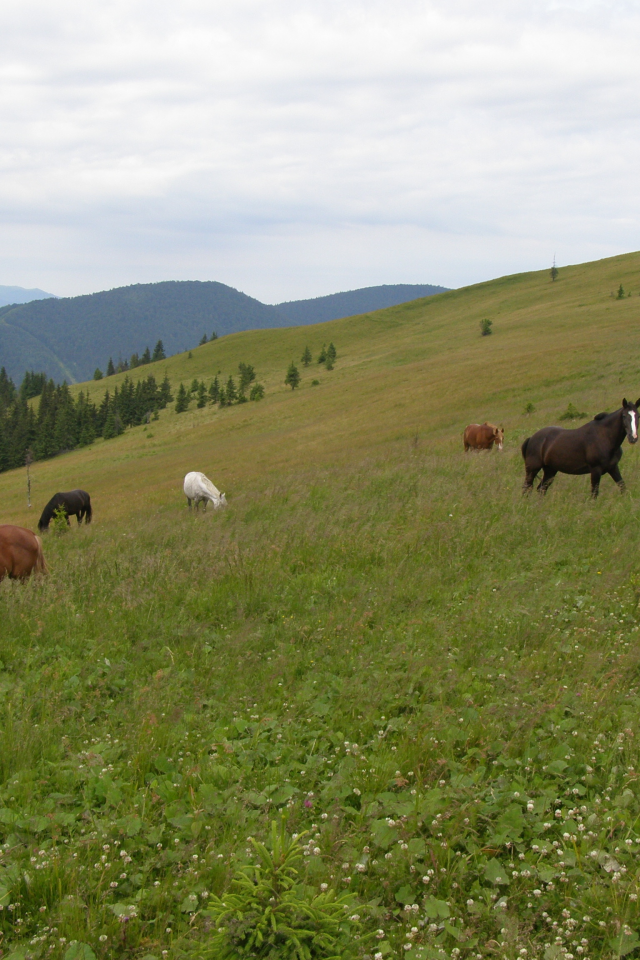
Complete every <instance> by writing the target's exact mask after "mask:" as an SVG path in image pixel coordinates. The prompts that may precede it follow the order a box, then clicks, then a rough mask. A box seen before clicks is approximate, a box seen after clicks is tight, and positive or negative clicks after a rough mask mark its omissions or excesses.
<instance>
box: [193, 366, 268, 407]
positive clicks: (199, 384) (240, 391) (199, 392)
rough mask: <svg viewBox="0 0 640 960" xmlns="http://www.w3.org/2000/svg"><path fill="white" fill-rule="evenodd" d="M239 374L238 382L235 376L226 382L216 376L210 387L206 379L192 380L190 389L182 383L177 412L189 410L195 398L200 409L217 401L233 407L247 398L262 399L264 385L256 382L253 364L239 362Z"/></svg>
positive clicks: (219, 404) (223, 405) (222, 405)
mask: <svg viewBox="0 0 640 960" xmlns="http://www.w3.org/2000/svg"><path fill="white" fill-rule="evenodd" d="M238 374H239V375H238V383H237V384H236V381H235V380H234V379H233V376H230V377H229V379H228V380H227V382H226V384H221V383H220V381H219V380H218V378H217V377H214V378H213V380H212V381H211V383H210V384H209V388H208V389H207V386H206V384H205V382H204V380H198V379H197V378H194V379H193V380H192V381H191V386H190V387H189V388H188V389H187V388H186V387H185V385H184V384H183V383H181V384H180V386H179V387H178V390H177V393H176V407H175V409H176V413H184V411H185V410H188V409H189V404H190V403H191V401H192V400H193V399H194V398H195V400H196V407H197V408H198V409H201V408H202V407H206V406H207V404H216V403H217V404H218V406H220V407H231V406H233V405H234V404H236V403H246V402H247V400H262V398H263V397H264V387H263V386H262V384H261V383H255V379H256V372H255V370H254V368H253V366H252V365H251V364H250V363H240V364H238ZM252 384H253V386H252ZM250 387H251V389H249V388H250ZM247 391H248V396H247Z"/></svg>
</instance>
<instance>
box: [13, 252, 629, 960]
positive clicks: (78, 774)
mask: <svg viewBox="0 0 640 960" xmlns="http://www.w3.org/2000/svg"><path fill="white" fill-rule="evenodd" d="M630 264H631V265H632V266H633V269H634V270H636V274H637V268H638V266H639V265H640V259H639V258H638V256H637V255H634V256H633V257H631V258H626V259H625V258H620V262H619V263H618V262H617V261H616V262H615V263H612V262H611V261H606V262H604V264H596V265H588V269H587V268H586V267H585V268H578V267H576V268H572V270H573V271H574V274H575V276H574V277H573V279H572V278H571V277H570V278H569V279H568V280H567V285H566V286H565V288H564V293H562V292H561V293H558V291H559V290H560V291H562V287H561V282H564V279H565V278H563V276H562V273H561V279H560V280H559V281H557V282H556V284H554V285H551V284H549V283H547V282H546V279H545V278H542V277H540V275H528V276H526V277H524V278H514V279H512V280H508V279H505V280H502V281H496V282H495V283H494V284H493V285H492V284H487V285H481V286H480V287H478V288H474V289H470V290H468V291H456V292H454V293H452V294H445V295H443V297H438V298H432V300H433V302H431V301H423V302H421V303H419V304H417V305H415V306H410V307H403V308H393V310H390V311H384V312H382V314H380V315H372V316H371V318H369V319H359V318H356V319H355V320H351V321H348V322H347V321H337V322H336V324H338V325H342V326H341V327H340V329H341V330H342V331H343V333H342V334H341V335H338V334H336V333H335V330H336V329H338V328H337V327H335V328H334V327H333V326H332V325H326V326H327V329H328V330H330V331H333V332H330V333H327V334H326V336H325V332H324V331H322V332H321V333H320V336H321V337H322V338H323V340H326V341H327V342H328V341H329V340H333V341H334V342H335V343H336V346H337V347H338V363H337V366H336V369H335V370H334V371H332V372H331V373H330V374H329V373H325V374H322V377H321V379H322V380H323V382H322V383H321V385H320V387H318V388H313V387H311V386H310V385H303V388H302V389H301V390H300V392H295V393H292V392H291V391H287V390H285V389H284V386H283V387H282V389H281V390H280V389H279V387H278V385H277V383H276V373H277V369H276V368H277V363H279V362H280V360H279V358H280V357H281V356H283V355H284V357H285V361H286V362H284V361H283V363H282V371H281V374H282V379H284V372H285V371H286V366H287V365H288V362H289V360H290V357H289V355H288V353H287V352H286V348H287V347H288V346H290V344H292V343H293V342H294V340H293V339H291V340H287V339H286V338H293V337H294V336H299V337H300V343H301V345H300V352H301V351H302V349H303V348H304V344H305V342H313V341H311V337H312V336H315V335H316V333H317V330H316V329H315V328H314V330H313V331H302V333H301V332H300V331H298V333H296V332H295V331H294V332H292V331H290V330H286V331H270V332H260V333H257V334H255V336H256V337H257V338H263V342H264V343H267V342H271V341H269V337H273V338H274V339H273V344H275V345H276V346H277V351H276V346H273V344H272V346H273V351H274V353H273V357H272V358H271V359H270V358H269V352H268V350H267V348H266V347H265V352H264V358H263V364H262V368H263V370H264V371H266V373H267V374H268V375H269V376H272V377H273V381H272V387H271V388H269V387H268V389H267V398H266V399H265V400H264V401H261V402H260V403H257V404H246V405H244V406H242V407H237V408H231V409H229V410H223V411H217V410H215V411H214V410H212V409H211V408H206V409H204V410H201V411H190V412H188V413H186V414H183V415H179V416H178V415H176V414H175V413H174V412H173V411H172V410H168V411H165V412H164V413H163V414H162V415H161V419H160V421H158V423H154V424H152V425H151V427H150V428H148V430H147V431H146V432H147V433H148V432H149V430H152V432H153V433H154V437H153V438H152V439H151V440H147V439H146V437H145V431H144V428H136V429H135V430H131V431H127V433H126V434H124V435H123V436H122V437H120V438H118V439H117V440H114V441H108V442H99V443H96V444H94V445H92V447H91V448H88V449H86V450H82V451H78V452H75V453H73V454H69V455H67V456H64V457H60V458H57V459H56V460H53V461H50V462H47V463H42V464H36V465H35V468H34V472H35V476H36V490H37V495H38V496H39V497H40V499H41V500H44V499H45V498H47V499H48V496H50V495H51V494H52V493H53V492H55V489H58V488H63V489H64V488H66V489H68V488H69V487H71V486H75V485H79V486H83V487H86V488H88V489H89V490H90V491H91V493H92V495H93V499H94V511H95V522H94V523H93V524H92V525H91V526H90V527H81V528H77V527H75V526H74V527H73V528H72V529H70V530H69V531H68V532H66V533H62V534H60V535H53V534H51V535H49V536H48V537H47V538H46V542H45V553H46V557H47V562H48V564H49V567H50V575H49V576H48V577H47V578H44V579H40V580H33V581H31V582H29V583H27V584H16V583H12V582H8V581H5V582H4V583H3V584H2V585H1V586H0V609H1V612H2V618H3V626H2V641H1V643H0V658H1V665H0V666H1V670H0V695H1V697H2V703H1V708H0V709H1V710H2V731H3V735H2V738H1V739H0V766H1V769H2V775H1V777H0V837H1V840H2V854H1V860H0V907H2V910H0V931H1V932H2V936H3V938H4V939H3V940H2V942H1V943H0V947H1V948H2V949H3V950H4V955H6V956H9V957H13V958H14V960H18V958H26V957H33V958H39V957H55V958H58V957H60V958H66V960H74V958H76V957H83V958H84V960H91V957H92V956H96V957H135V958H140V960H141V958H144V957H146V958H151V957H155V958H156V960H160V958H161V957H189V956H194V957H195V956H201V957H211V958H213V957H217V956H222V955H223V954H222V953H220V952H219V951H220V949H221V948H220V946H219V944H218V945H217V946H215V947H214V946H211V944H213V943H214V937H213V930H212V924H213V922H214V919H215V909H213V907H210V902H211V903H213V904H214V905H215V902H216V901H215V897H221V898H222V899H224V896H225V894H227V893H228V892H229V891H230V890H231V891H233V889H237V888H234V887H233V884H232V881H233V878H234V877H237V876H238V871H239V870H242V869H247V868H248V866H249V865H251V864H254V863H255V862H256V848H255V846H254V845H253V843H252V842H251V841H250V840H249V838H250V837H252V838H256V839H258V840H267V839H268V837H269V835H270V832H271V824H272V822H273V821H274V820H277V821H278V822H279V821H280V819H281V818H282V817H284V818H286V831H287V833H288V835H290V836H293V835H295V834H298V835H299V836H300V839H299V841H298V848H299V854H300V856H301V860H300V863H299V868H300V873H299V875H298V878H297V880H298V883H297V887H296V890H297V896H299V897H300V898H301V899H302V900H305V898H306V900H307V901H308V902H311V901H312V899H313V897H314V896H317V895H319V894H320V892H321V891H323V887H324V885H326V890H327V892H328V893H329V894H330V893H331V892H332V891H335V894H336V896H338V895H344V894H345V893H348V894H349V895H350V899H349V910H348V911H347V912H346V913H345V924H344V925H343V927H344V930H343V934H344V936H346V937H347V938H348V943H349V950H351V951H352V952H354V953H355V955H356V956H358V955H360V956H363V957H364V956H368V957H375V956H376V955H378V956H382V957H387V956H388V957H399V956H406V957H408V958H418V957H427V958H430V960H440V958H445V957H452V958H457V957H459V956H465V957H470V958H471V957H477V958H479V957H485V956H487V957H488V956H500V957H509V958H515V957H521V958H525V957H534V956H535V957H541V958H543V957H544V958H545V960H555V958H556V957H558V958H561V957H562V958H566V960H573V958H577V957H586V958H588V957H593V958H596V957H612V956H618V955H626V954H632V953H633V952H634V951H636V950H637V949H638V947H640V937H639V936H638V933H637V927H638V920H637V916H638V914H637V896H638V877H639V870H638V858H639V856H640V828H639V827H638V816H639V814H640V807H639V802H638V790H637V777H638V769H639V763H640V757H639V756H638V747H637V746H636V742H635V741H636V739H637V718H638V709H639V706H640V699H639V698H640V678H639V676H638V669H639V660H638V642H637V640H638V638H637V635H638V629H639V623H640V621H639V618H638V602H639V599H640V592H639V583H640V581H639V580H638V574H637V559H636V558H637V556H638V520H639V513H640V499H638V491H639V490H640V475H639V467H638V461H637V453H636V451H632V450H626V456H625V457H624V458H623V461H622V472H623V475H624V477H625V480H626V481H627V484H628V492H627V493H625V494H624V495H622V496H621V495H620V494H619V493H618V491H617V488H616V487H615V485H614V484H613V482H611V481H610V480H609V478H605V479H604V480H603V482H602V487H601V496H600V499H599V500H598V501H597V502H595V503H594V502H592V501H590V500H589V498H588V488H589V483H588V478H569V477H560V478H559V479H558V480H557V481H556V483H555V484H554V486H553V487H552V489H551V491H550V492H549V494H548V495H547V497H546V498H545V499H540V498H539V497H537V496H535V495H534V496H532V497H529V498H523V497H522V495H521V492H520V491H521V484H522V479H523V468H522V461H521V457H520V453H519V449H518V447H519V443H520V441H521V440H522V439H523V438H524V437H525V436H527V435H528V434H529V433H532V432H533V430H534V429H535V428H536V426H541V425H542V424H543V423H544V422H552V419H557V417H558V416H559V414H560V413H561V412H562V411H564V410H565V409H566V407H567V405H568V403H569V402H574V403H575V404H576V406H577V407H578V408H579V409H581V410H589V411H590V414H593V413H595V412H597V410H598V409H601V408H605V407H608V408H609V409H612V408H613V407H614V406H616V405H618V404H619V402H620V399H621V396H622V393H624V392H626V393H627V394H631V395H632V398H633V399H634V400H635V399H636V394H637V393H640V390H638V389H637V387H638V380H637V379H635V378H636V373H635V372H634V353H633V350H632V349H631V347H632V346H633V344H634V343H635V341H634V340H633V337H635V340H636V341H637V334H634V333H633V332H632V329H633V328H632V327H631V326H630V324H631V321H632V319H633V317H634V315H635V311H636V309H637V308H636V304H637V301H636V302H632V299H631V300H630V301H629V302H626V301H624V302H620V303H616V304H615V305H614V303H613V301H611V300H610V298H609V296H608V294H609V286H612V289H613V288H614V287H615V288H616V289H617V282H615V278H617V277H620V278H621V279H620V280H618V282H623V283H624V285H625V287H627V286H631V287H632V282H631V281H630V280H629V279H628V278H627V275H626V274H624V273H623V269H628V270H629V271H630V270H631V266H630ZM607 271H609V273H607ZM568 272H569V271H567V273H568ZM563 273H564V271H563ZM572 276H573V275H572ZM603 277H604V278H605V279H603ZM608 278H613V279H608ZM569 281H570V282H569ZM605 281H606V282H605ZM536 284H537V286H536ZM571 284H573V286H571ZM535 290H538V293H537V294H536V293H535ZM541 290H542V291H543V292H542V293H541V292H540V291H541ZM532 291H534V292H532ZM578 294H580V296H581V297H584V298H585V299H584V301H583V300H582V299H580V298H579V297H578ZM600 294H602V296H600ZM536 296H537V297H538V300H537V301H536V299H535V298H536ZM544 297H546V298H547V307H545V305H544V302H543V301H544ZM562 297H564V298H565V299H564V301H563V300H562ZM598 297H600V299H599V300H598ZM465 298H466V301H465ZM483 298H484V301H483ZM527 298H528V299H529V301H531V302H532V303H533V306H532V307H531V311H532V314H536V316H535V317H534V316H532V317H531V318H530V319H529V320H526V321H525V320H522V319H520V320H518V317H520V318H521V317H522V311H525V312H526V301H527ZM554 298H555V299H554ZM589 298H591V300H592V301H593V302H595V303H596V306H597V309H598V310H600V309H601V314H597V310H596V309H595V308H594V317H593V318H592V319H591V320H590V321H589V322H587V320H580V318H579V316H578V314H577V312H576V313H574V314H571V310H572V306H571V304H572V303H573V300H574V299H575V300H576V303H578V302H580V303H582V302H587V301H588V300H589ZM437 301H440V303H441V306H438V303H437ZM464 302H466V303H467V306H466V307H464V306H460V304H464ZM499 303H502V304H503V306H502V308H501V311H502V312H499V311H498V308H497V307H496V304H499ZM562 303H564V307H562ZM509 304H511V306H510V307H509ZM470 305H473V309H474V310H475V311H476V314H477V316H469V317H468V318H467V319H468V328H467V327H463V328H454V327H452V323H453V320H452V319H451V317H452V315H453V314H452V313H451V311H454V310H458V311H459V314H458V316H462V315H463V314H464V311H465V310H466V311H468V313H469V314H471V312H472V311H471V306H470ZM491 305H493V307H494V308H495V309H494V310H490V309H489V306H491ZM614 306H615V308H616V309H618V308H621V312H619V313H615V312H612V311H613V308H614ZM534 308H535V309H534ZM580 309H581V308H580ZM510 310H511V311H512V312H509V311H510ZM577 310H578V308H577V307H576V311H577ZM448 311H449V312H448ZM553 311H555V313H553ZM607 311H608V312H607ZM625 311H626V312H625ZM632 311H633V312H632ZM536 312H537V313H536ZM546 314H549V315H551V314H552V317H551V319H545V315H546ZM464 315H465V317H466V314H464ZM482 316H491V317H493V318H494V327H495V331H496V332H495V333H494V334H493V335H492V337H486V338H480V336H479V328H478V318H481V317H482ZM467 319H465V321H464V322H465V323H467ZM580 323H581V324H582V326H581V327H579V324H580ZM376 324H377V325H378V326H379V328H380V330H381V331H382V332H381V333H380V334H379V338H378V339H377V340H376V335H375V327H376ZM524 327H526V328H527V329H526V330H525V331H524V332H523V328H524ZM578 328H579V329H580V331H581V334H580V337H578V335H577V333H576V331H577V330H578ZM467 333H468V339H467V340H466V341H465V340H464V339H463V338H464V336H467ZM242 336H245V335H239V338H238V341H237V342H240V339H241V338H242ZM251 336H253V335H246V340H245V341H244V346H243V345H242V343H240V346H238V347H237V352H236V353H235V354H233V350H236V347H235V346H234V343H233V341H234V338H233V337H229V338H224V339H223V340H222V341H220V342H219V345H220V346H224V345H225V341H229V343H228V344H227V345H226V346H224V349H225V350H229V351H230V353H229V358H230V359H229V364H231V362H232V360H233V361H234V362H235V361H236V360H237V362H239V360H240V359H242V360H245V361H246V362H254V358H253V356H249V355H247V353H248V350H247V349H246V346H247V344H251V343H253V342H254V341H252V340H251ZM277 337H282V338H284V339H283V340H282V341H281V342H280V345H279V346H278V345H277ZM341 337H342V339H341ZM501 337H503V340H502V341H501ZM510 338H511V339H510ZM237 342H236V346H237ZM343 345H344V346H343ZM217 348H218V342H216V343H214V344H209V345H207V346H206V347H202V348H199V349H198V351H194V356H193V359H192V360H191V361H186V360H185V361H184V362H185V363H190V364H193V363H195V362H196V361H197V362H198V363H200V360H199V359H197V358H198V357H199V356H200V354H199V351H203V352H204V351H206V350H207V349H211V350H214V349H217ZM260 349H261V348H260ZM269 349H271V347H269ZM243 350H244V351H245V354H244V356H242V355H241V354H242V351H243ZM485 350H489V351H492V352H490V353H489V354H485V353H484V352H483V351H485ZM256 351H258V347H256ZM420 351H422V353H420ZM289 352H291V350H289ZM276 353H277V357H276ZM203 356H204V353H203ZM260 356H261V357H262V355H260ZM238 358H239V359H238ZM180 362H182V361H180ZM203 362H204V361H203ZM177 363H178V361H177V360H176V364H177ZM270 364H272V366H270ZM256 367H257V368H258V369H259V368H260V362H256ZM270 371H271V372H270ZM600 371H603V372H604V374H606V381H603V380H601V379H600ZM143 372H145V371H143ZM145 373H146V372H145ZM632 373H633V376H632ZM312 374H313V375H317V369H314V370H313V371H310V372H309V374H308V380H310V378H311V375H312ZM202 375H203V374H202ZM334 377H335V379H331V378H334ZM185 379H186V378H185ZM620 381H623V382H620ZM618 394H621V396H620V397H618ZM527 401H532V402H533V403H534V405H535V406H536V408H537V410H536V412H535V413H533V414H529V415H526V414H525V413H524V406H525V403H526V402H527ZM507 414H508V416H507ZM485 416H489V417H490V418H492V419H494V418H495V419H498V420H499V419H501V418H502V417H504V419H505V426H506V427H507V447H506V449H505V450H504V451H503V452H502V453H498V452H492V453H489V454H469V455H464V454H463V452H462V430H463V429H464V426H465V425H466V423H467V422H470V421H471V420H483V419H485ZM547 418H549V419H548V420H547ZM625 446H626V445H625ZM209 464H212V467H209V466H208V465H209ZM187 469H205V470H206V471H207V472H209V473H210V475H211V477H212V479H213V480H214V481H215V482H216V483H217V485H218V486H220V487H221V489H225V488H226V492H227V496H228V498H229V507H228V508H227V509H226V510H224V511H218V512H212V511H211V510H210V511H209V512H207V514H206V515H204V514H202V513H200V514H195V513H193V514H189V513H188V511H187V510H186V507H185V505H184V500H183V499H182V497H181V494H180V481H181V478H182V476H183V475H184V473H185V472H186V470H187ZM23 483H24V476H23V471H14V472H12V473H11V474H7V475H2V476H0V492H2V511H1V512H2V521H3V522H7V521H12V522H27V523H28V524H29V525H33V524H34V522H35V519H37V518H34V516H32V515H29V513H28V511H27V510H26V509H25V507H24V505H23V503H22V501H23V498H24V492H23V489H22V488H23ZM45 490H46V494H45ZM36 513H37V511H36ZM305 831H306V833H305ZM294 842H295V841H294ZM349 918H352V919H349ZM353 918H357V919H353ZM346 949H347V948H346V947H345V951H346ZM216 951H217V952H216ZM229 955H230V956H240V955H241V954H240V953H239V952H238V951H236V953H235V954H234V953H233V952H232V953H230V954H229ZM248 955H255V956H267V955H268V954H267V953H259V952H254V953H253V954H248ZM330 955H331V954H330V952H328V951H325V952H324V953H323V952H322V951H321V950H320V949H318V951H317V952H316V953H315V954H312V956H317V957H322V956H330ZM345 955H346V953H345Z"/></svg>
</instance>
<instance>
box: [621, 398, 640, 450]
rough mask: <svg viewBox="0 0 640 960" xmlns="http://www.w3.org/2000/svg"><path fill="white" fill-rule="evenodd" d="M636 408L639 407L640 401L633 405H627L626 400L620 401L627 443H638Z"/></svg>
mask: <svg viewBox="0 0 640 960" xmlns="http://www.w3.org/2000/svg"><path fill="white" fill-rule="evenodd" d="M638 407H640V399H638V400H636V402H635V403H627V401H626V399H623V401H622V422H623V424H624V429H625V431H626V434H627V440H628V441H629V443H637V441H638V426H639V424H638Z"/></svg>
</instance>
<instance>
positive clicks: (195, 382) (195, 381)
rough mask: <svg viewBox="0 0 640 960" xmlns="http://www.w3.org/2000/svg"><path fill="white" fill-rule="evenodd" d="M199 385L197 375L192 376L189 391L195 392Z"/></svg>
mask: <svg viewBox="0 0 640 960" xmlns="http://www.w3.org/2000/svg"><path fill="white" fill-rule="evenodd" d="M199 386H200V384H199V383H198V378H197V377H194V378H193V380H192V381H191V386H190V388H189V393H197V392H198V387H199Z"/></svg>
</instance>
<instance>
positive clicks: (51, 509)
mask: <svg viewBox="0 0 640 960" xmlns="http://www.w3.org/2000/svg"><path fill="white" fill-rule="evenodd" d="M56 510H63V511H64V514H65V516H66V518H67V524H68V523H69V517H72V516H77V518H78V523H79V524H80V523H82V520H83V518H84V522H85V523H91V517H92V515H93V514H92V510H91V497H90V496H89V494H88V493H87V491H86V490H70V491H69V492H68V493H56V494H54V496H53V497H51V500H49V503H48V504H47V505H46V507H45V508H44V510H43V511H42V516H41V517H40V519H39V520H38V530H40V532H41V533H43V532H44V531H45V530H48V529H49V524H50V523H51V520H52V518H53V515H54V513H55V512H56Z"/></svg>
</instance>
